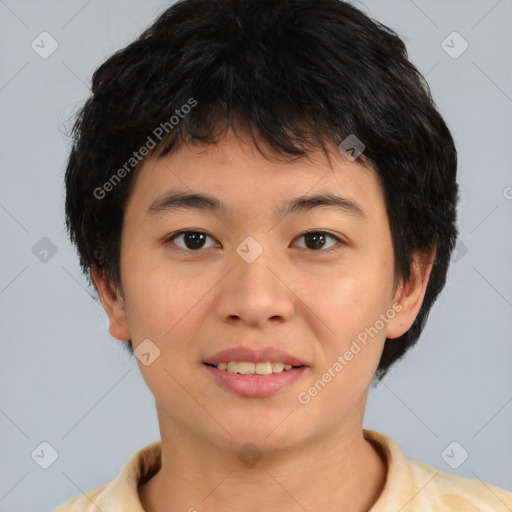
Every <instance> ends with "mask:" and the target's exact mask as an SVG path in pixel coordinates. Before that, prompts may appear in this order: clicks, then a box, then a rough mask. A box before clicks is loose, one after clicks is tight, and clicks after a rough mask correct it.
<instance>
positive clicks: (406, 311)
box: [386, 247, 436, 339]
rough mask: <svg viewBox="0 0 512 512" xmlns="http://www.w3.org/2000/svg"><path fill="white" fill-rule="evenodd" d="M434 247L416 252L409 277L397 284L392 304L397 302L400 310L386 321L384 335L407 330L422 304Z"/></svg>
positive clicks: (387, 335)
mask: <svg viewBox="0 0 512 512" xmlns="http://www.w3.org/2000/svg"><path fill="white" fill-rule="evenodd" d="M435 254H436V248H435V247H434V248H433V249H431V250H426V251H423V252H421V253H416V254H415V255H414V257H413V262H412V264H411V272H410V276H409V279H408V280H407V281H406V282H404V283H401V284H400V286H398V288H397V291H396V293H395V297H394V300H393V304H395V303H399V304H400V306H401V309H400V312H399V313H398V314H397V315H396V316H395V318H394V319H393V320H392V321H391V322H389V323H388V326H387V330H386V337H387V338H389V339H394V338H398V337H399V336H402V334H404V333H405V332H407V331H408V330H409V328H410V327H411V325H412V324H413V322H414V320H415V319H416V317H417V316H418V313H419V311H420V309H421V305H422V304H423V299H424V297H425V292H426V291H427V286H428V282H429V279H430V274H431V272H432V267H433V265H434V260H435Z"/></svg>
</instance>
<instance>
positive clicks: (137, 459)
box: [53, 441, 162, 512]
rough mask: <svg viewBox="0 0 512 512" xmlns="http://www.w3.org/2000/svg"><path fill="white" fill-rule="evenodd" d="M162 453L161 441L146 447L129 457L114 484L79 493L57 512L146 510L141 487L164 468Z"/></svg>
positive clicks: (56, 511)
mask: <svg viewBox="0 0 512 512" xmlns="http://www.w3.org/2000/svg"><path fill="white" fill-rule="evenodd" d="M161 453H162V442H161V441H156V442H154V443H151V444H149V445H147V446H145V447H144V448H142V449H141V450H139V451H138V452H136V453H135V454H134V455H132V456H131V457H130V458H129V459H128V461H127V462H126V463H125V465H124V466H123V467H122V468H121V471H120V472H119V474H118V475H117V476H116V477H115V478H114V480H112V481H111V482H110V483H108V484H106V485H101V486H99V487H95V488H94V489H91V490H90V491H87V492H84V493H82V494H80V495H79V496H76V497H75V498H73V499H71V500H69V501H67V502H65V503H63V504H62V505H60V506H59V507H57V508H56V509H54V510H53V512H98V510H101V512H117V511H119V510H122V511H123V512H143V510H142V506H141V503H140V500H139V497H138V486H139V483H140V482H142V481H145V480H146V479H149V478H151V476H152V475H153V474H154V473H155V472H157V471H158V470H159V469H160V465H161Z"/></svg>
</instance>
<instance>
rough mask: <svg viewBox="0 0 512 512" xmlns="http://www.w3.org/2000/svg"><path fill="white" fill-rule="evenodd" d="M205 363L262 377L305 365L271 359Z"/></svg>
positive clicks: (242, 373)
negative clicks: (253, 361) (257, 361)
mask: <svg viewBox="0 0 512 512" xmlns="http://www.w3.org/2000/svg"><path fill="white" fill-rule="evenodd" d="M204 364H206V365H207V366H211V367H213V368H217V370H221V371H225V372H226V373H237V374H239V375H259V376H261V377H264V376H265V375H271V374H273V373H282V372H287V371H290V370H293V369H295V368H302V367H303V366H292V365H291V364H284V363H279V362H270V361H268V362H262V363H251V362H248V361H226V362H223V363H218V364H210V363H204Z"/></svg>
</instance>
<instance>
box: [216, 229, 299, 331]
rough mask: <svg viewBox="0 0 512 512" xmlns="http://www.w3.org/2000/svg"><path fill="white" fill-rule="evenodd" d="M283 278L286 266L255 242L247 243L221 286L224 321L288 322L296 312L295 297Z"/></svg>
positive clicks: (238, 249)
mask: <svg viewBox="0 0 512 512" xmlns="http://www.w3.org/2000/svg"><path fill="white" fill-rule="evenodd" d="M284 274H285V265H284V264H281V263H280V262H279V258H278V257H277V255H275V254H274V253H273V252H272V251H271V250H270V249H268V248H264V247H263V246H262V245H260V244H259V243H258V242H256V240H255V239H253V238H251V237H248V238H247V239H245V240H244V241H243V242H242V243H241V244H240V245H239V246H238V247H237V249H236V254H233V270H232V271H231V272H229V274H228V275H227V276H226V279H225V280H224V281H223V284H222V286H221V291H220V297H219V301H218V314H219V315H220V316H221V319H222V320H224V321H227V320H233V319H238V320H239V321H242V322H245V323H247V324H252V325H257V324H262V323H264V322H266V321H267V320H270V319H277V320H281V321H284V320H287V319H289V318H290V317H291V316H292V314H293V310H294V300H293V297H294V295H293V293H292V291H291V290H290V289H289V288H288V287H287V286H286V285H285V284H284V283H285V282H286V277H285V275H284Z"/></svg>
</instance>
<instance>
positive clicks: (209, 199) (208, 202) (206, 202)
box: [147, 191, 366, 219]
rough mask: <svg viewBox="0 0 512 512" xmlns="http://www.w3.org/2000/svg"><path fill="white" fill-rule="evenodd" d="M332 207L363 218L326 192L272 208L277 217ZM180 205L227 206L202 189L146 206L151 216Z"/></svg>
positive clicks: (217, 209)
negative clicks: (202, 191) (201, 190)
mask: <svg viewBox="0 0 512 512" xmlns="http://www.w3.org/2000/svg"><path fill="white" fill-rule="evenodd" d="M320 207H326V208H333V209H336V210H338V211H340V212H341V213H344V214H347V215H353V216H355V217H358V218H360V219H366V215H365V213H364V211H363V209H362V207H361V206H360V205H359V203H357V202H356V201H354V200H353V199H349V198H347V197H342V196H338V195H335V194H331V193H328V192H325V193H319V194H315V195H309V196H301V197H297V198H295V199H292V200H290V201H285V202H284V203H282V204H281V205H280V206H278V207H277V208H276V210H275V212H274V214H275V215H276V216H277V217H282V216H285V215H288V214H289V213H298V212H306V211H310V210H312V209H314V208H320ZM183 209H196V210H203V211H210V212H212V213H219V214H224V215H226V214H227V213H228V208H227V207H226V205H225V204H223V203H222V202H221V201H219V199H217V198H215V197H213V196H210V195H208V194H203V193H197V192H194V193H191V192H180V191H175V192H169V193H167V194H164V195H163V196H161V197H159V198H157V199H156V200H155V201H154V202H153V203H152V204H151V206H150V207H149V208H148V211H147V215H150V216H153V215H158V214H161V213H172V212H176V211H178V210H183Z"/></svg>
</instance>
